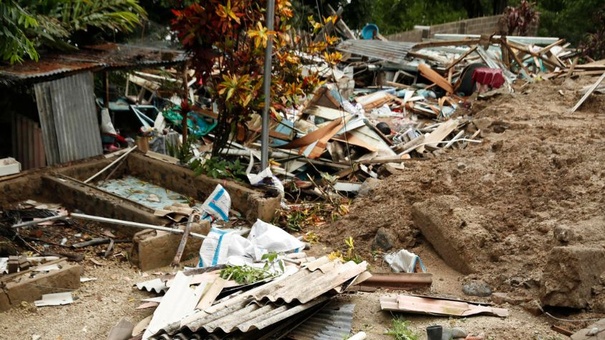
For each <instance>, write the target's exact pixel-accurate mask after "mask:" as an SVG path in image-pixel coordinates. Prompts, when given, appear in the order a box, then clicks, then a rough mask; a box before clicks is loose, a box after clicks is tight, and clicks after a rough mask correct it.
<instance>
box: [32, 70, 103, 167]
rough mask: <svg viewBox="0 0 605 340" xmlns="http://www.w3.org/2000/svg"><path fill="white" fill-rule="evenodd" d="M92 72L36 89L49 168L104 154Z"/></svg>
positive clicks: (41, 85) (46, 83)
mask: <svg viewBox="0 0 605 340" xmlns="http://www.w3.org/2000/svg"><path fill="white" fill-rule="evenodd" d="M93 87H94V82H93V75H92V73H91V72H88V73H81V74H77V75H73V76H70V77H66V78H61V79H57V80H53V81H50V82H44V83H37V84H35V85H34V89H35V92H36V102H37V105H38V112H39V114H40V124H41V125H42V136H43V139H44V147H45V151H46V157H47V162H48V164H49V165H53V164H57V163H66V162H71V161H75V160H79V159H84V158H88V157H93V156H98V155H101V154H102V153H103V146H102V144H101V134H100V131H99V124H98V120H97V111H96V107H95V96H94V89H93Z"/></svg>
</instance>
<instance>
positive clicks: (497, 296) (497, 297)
mask: <svg viewBox="0 0 605 340" xmlns="http://www.w3.org/2000/svg"><path fill="white" fill-rule="evenodd" d="M490 298H491V300H492V302H493V303H495V304H497V305H502V304H505V303H508V304H511V305H520V304H522V303H524V302H528V301H530V300H531V298H530V297H527V296H520V295H510V294H507V293H502V292H496V293H492V295H491V296H490Z"/></svg>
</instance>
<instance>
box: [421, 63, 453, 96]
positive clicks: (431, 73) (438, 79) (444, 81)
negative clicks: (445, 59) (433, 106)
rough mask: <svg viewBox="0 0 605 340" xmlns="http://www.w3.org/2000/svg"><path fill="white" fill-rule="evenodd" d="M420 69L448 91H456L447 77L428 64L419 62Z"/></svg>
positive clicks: (425, 75) (428, 77) (429, 78)
mask: <svg viewBox="0 0 605 340" xmlns="http://www.w3.org/2000/svg"><path fill="white" fill-rule="evenodd" d="M418 70H419V71H420V73H421V74H422V75H423V76H424V77H425V78H427V79H428V80H430V81H432V82H433V83H435V84H436V85H437V86H439V87H441V88H442V89H444V90H445V92H447V93H454V87H453V86H452V84H450V83H449V82H448V81H447V79H445V78H444V77H442V76H441V75H440V74H439V73H437V72H436V71H434V70H433V69H431V68H430V66H428V65H427V64H419V65H418Z"/></svg>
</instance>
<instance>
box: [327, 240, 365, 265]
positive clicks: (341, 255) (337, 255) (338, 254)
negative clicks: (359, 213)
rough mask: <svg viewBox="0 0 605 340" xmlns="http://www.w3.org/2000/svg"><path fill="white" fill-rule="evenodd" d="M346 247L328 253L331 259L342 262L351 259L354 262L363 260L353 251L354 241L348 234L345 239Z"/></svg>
mask: <svg viewBox="0 0 605 340" xmlns="http://www.w3.org/2000/svg"><path fill="white" fill-rule="evenodd" d="M344 242H345V246H346V249H345V250H344V252H343V251H341V250H335V251H333V252H331V253H330V254H329V255H328V258H330V259H331V260H334V259H340V260H341V261H343V262H348V261H353V262H355V263H361V262H363V259H362V258H361V256H359V254H357V252H356V251H355V241H354V240H353V237H351V236H349V237H347V238H346V239H345V241H344Z"/></svg>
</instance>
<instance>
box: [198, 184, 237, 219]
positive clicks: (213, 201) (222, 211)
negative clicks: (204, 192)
mask: <svg viewBox="0 0 605 340" xmlns="http://www.w3.org/2000/svg"><path fill="white" fill-rule="evenodd" d="M202 209H203V210H204V212H205V213H206V214H208V215H210V216H211V217H212V220H216V219H220V220H223V221H229V209H231V196H229V193H228V192H227V190H225V188H223V186H222V185H220V184H217V185H216V188H214V191H213V192H212V194H210V196H208V198H207V199H206V201H204V204H202Z"/></svg>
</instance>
